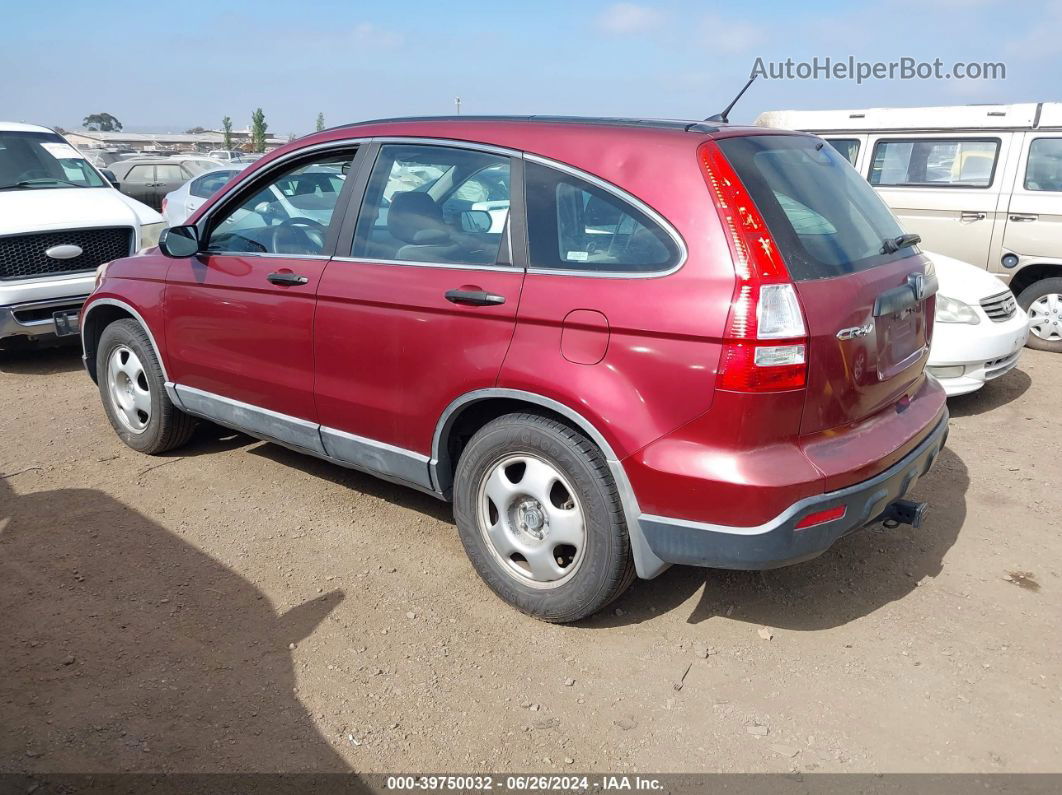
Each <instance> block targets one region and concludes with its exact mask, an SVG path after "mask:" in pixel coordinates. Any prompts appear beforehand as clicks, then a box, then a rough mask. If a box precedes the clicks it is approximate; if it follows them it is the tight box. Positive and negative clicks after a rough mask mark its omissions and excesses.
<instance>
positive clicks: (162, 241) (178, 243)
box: [159, 226, 199, 259]
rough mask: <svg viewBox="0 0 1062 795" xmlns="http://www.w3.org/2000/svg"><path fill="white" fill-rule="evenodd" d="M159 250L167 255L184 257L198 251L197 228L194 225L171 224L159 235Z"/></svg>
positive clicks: (177, 257)
mask: <svg viewBox="0 0 1062 795" xmlns="http://www.w3.org/2000/svg"><path fill="white" fill-rule="evenodd" d="M159 250H160V251H161V252H162V253H163V254H165V255H166V256H167V257H173V258H174V259H184V258H185V257H193V256H195V255H196V254H198V253H199V230H198V229H196V228H195V227H194V226H171V227H170V228H169V229H163V230H162V234H161V235H160V236H159Z"/></svg>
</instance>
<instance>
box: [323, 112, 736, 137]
mask: <svg viewBox="0 0 1062 795" xmlns="http://www.w3.org/2000/svg"><path fill="white" fill-rule="evenodd" d="M420 121H434V122H462V121H465V122H538V123H542V124H585V125H600V126H605V127H644V128H649V129H658V130H683V131H685V132H695V133H713V132H718V131H719V127H718V126H717V125H713V124H707V123H705V122H703V121H687V120H681V119H637V118H623V117H608V116H547V115H537V114H532V115H528V116H467V115H457V116H453V115H451V116H396V117H392V118H387V119H368V120H366V121H358V122H351V123H349V124H339V125H337V126H335V127H329V128H328V129H327V130H325V132H328V131H331V130H345V129H348V128H351V127H364V126H368V125H370V124H395V123H401V122H420Z"/></svg>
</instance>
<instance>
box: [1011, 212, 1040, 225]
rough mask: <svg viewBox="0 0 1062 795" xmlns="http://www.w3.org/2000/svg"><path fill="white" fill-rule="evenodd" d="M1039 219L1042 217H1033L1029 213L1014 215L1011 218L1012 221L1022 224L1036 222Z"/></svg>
mask: <svg viewBox="0 0 1062 795" xmlns="http://www.w3.org/2000/svg"><path fill="white" fill-rule="evenodd" d="M1039 217H1040V216H1038V215H1032V214H1027V213H1012V214H1011V216H1010V220H1012V221H1018V222H1019V223H1020V222H1022V221H1035V220H1036V219H1037V218H1039Z"/></svg>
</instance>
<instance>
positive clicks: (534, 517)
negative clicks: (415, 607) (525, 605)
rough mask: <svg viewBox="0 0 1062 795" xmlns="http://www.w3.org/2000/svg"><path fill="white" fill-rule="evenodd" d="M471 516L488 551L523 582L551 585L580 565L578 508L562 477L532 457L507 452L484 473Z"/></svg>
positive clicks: (582, 542)
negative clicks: (475, 514)
mask: <svg viewBox="0 0 1062 795" xmlns="http://www.w3.org/2000/svg"><path fill="white" fill-rule="evenodd" d="M477 520H478V523H479V529H480V532H481V533H482V535H483V538H484V539H485V540H486V542H487V547H488V548H489V549H490V551H491V554H492V555H493V556H494V558H495V559H496V560H497V561H498V562H499V563H501V565H502V568H503V569H504V570H505V571H506V573H507V574H509V575H510V576H511V577H513V578H514V579H516V580H518V581H519V582H521V583H523V584H525V585H530V586H532V587H534V588H556V587H557V586H559V585H561V584H563V583H565V582H567V581H568V580H569V579H571V577H572V576H573V575H574V574H575V572H576V571H577V570H578V568H579V566H580V564H581V563H582V559H583V552H584V548H585V546H586V522H585V520H584V517H583V510H582V507H581V506H580V505H579V502H578V500H577V499H576V496H575V492H574V491H573V490H572V487H571V485H570V484H569V483H568V481H567V479H566V478H565V477H564V475H563V474H561V472H560V471H559V470H558V469H557V468H556V467H554V466H553V465H552V464H550V463H548V462H546V461H544V460H543V459H541V458H539V457H538V456H534V455H530V454H520V455H511V456H507V457H506V458H504V459H502V460H500V461H499V462H498V463H496V464H495V465H494V466H492V467H491V468H490V469H489V470H488V471H487V474H486V475H485V476H484V478H483V480H482V482H481V483H480V488H479V499H478V509H477Z"/></svg>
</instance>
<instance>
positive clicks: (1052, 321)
mask: <svg viewBox="0 0 1062 795" xmlns="http://www.w3.org/2000/svg"><path fill="white" fill-rule="evenodd" d="M1029 331H1031V332H1032V333H1033V334H1035V335H1036V336H1037V337H1039V338H1040V339H1042V340H1047V341H1048V342H1057V341H1059V340H1062V295H1059V294H1058V293H1048V294H1047V295H1041V296H1040V297H1039V298H1037V299H1036V300H1035V301H1033V302H1032V304H1030V305H1029Z"/></svg>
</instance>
